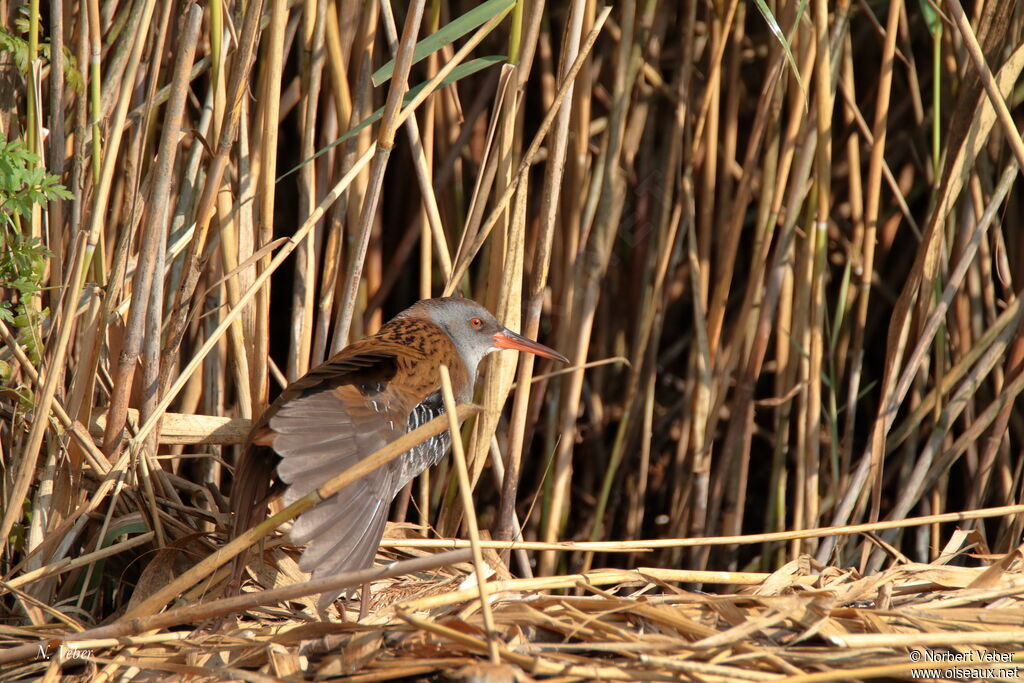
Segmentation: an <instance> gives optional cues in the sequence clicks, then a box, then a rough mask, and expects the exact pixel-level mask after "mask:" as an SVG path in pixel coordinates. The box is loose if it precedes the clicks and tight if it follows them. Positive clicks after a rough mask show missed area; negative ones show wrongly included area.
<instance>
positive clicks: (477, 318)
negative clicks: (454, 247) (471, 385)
mask: <svg viewBox="0 0 1024 683" xmlns="http://www.w3.org/2000/svg"><path fill="white" fill-rule="evenodd" d="M398 317H417V318H427V319H428V320H430V321H431V322H433V323H434V324H435V325H437V326H438V327H440V328H441V329H442V330H444V332H445V333H446V334H447V335H448V336H449V337H450V338H451V340H452V342H453V343H454V344H455V348H456V349H458V351H459V355H460V356H461V357H462V360H463V362H465V363H466V368H467V369H468V370H469V376H470V377H475V376H476V369H477V366H478V365H479V363H480V361H481V360H482V359H483V357H484V356H486V355H487V354H489V353H491V352H493V351H500V350H502V349H514V350H516V351H526V352H527V353H533V354H536V355H538V356H543V357H544V358H551V359H552V360H557V361H561V362H562V363H568V362H569V359H568V358H566V357H565V356H563V355H562V354H560V353H558V352H557V351H555V350H554V349H552V348H549V347H547V346H544V345H543V344H539V343H537V342H535V341H533V340H532V339H527V338H526V337H524V336H522V335H521V334H517V333H515V332H513V331H512V330H510V329H508V328H507V327H505V326H504V325H502V324H501V323H499V322H498V320H497V318H495V317H494V316H493V315H491V312H490V311H488V310H487V309H486V308H484V307H483V306H481V305H480V304H478V303H477V302H475V301H470V300H469V299H460V298H457V297H444V298H440V299H424V300H423V301H420V302H417V303H416V304H414V305H413V306H411V307H410V308H408V309H406V310H405V311H403V312H402V313H399V315H398Z"/></svg>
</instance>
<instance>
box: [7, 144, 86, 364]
mask: <svg viewBox="0 0 1024 683" xmlns="http://www.w3.org/2000/svg"><path fill="white" fill-rule="evenodd" d="M59 180H60V178H59V177H58V176H55V175H52V174H50V173H47V172H46V169H44V168H43V167H42V166H40V165H39V158H38V157H37V156H36V155H35V154H32V153H31V152H29V151H28V150H27V149H25V146H24V145H23V144H22V143H21V141H20V140H12V141H11V142H7V140H6V139H5V138H4V136H3V135H2V134H0V288H2V289H4V290H7V292H5V296H4V297H3V300H2V301H0V320H3V321H4V322H6V323H9V324H11V325H13V326H14V327H15V328H16V329H17V330H18V331H19V337H20V340H21V342H22V343H23V344H24V345H25V350H26V352H27V353H28V355H29V357H30V358H32V360H33V362H37V363H38V361H39V358H38V356H39V349H38V343H37V342H38V340H37V332H38V330H39V329H40V328H41V327H42V321H43V320H44V319H45V318H46V316H47V315H49V311H48V310H46V309H44V310H39V309H37V308H35V307H34V306H32V305H30V302H31V298H32V296H33V295H34V294H35V293H36V292H38V291H39V290H40V288H41V286H42V280H43V273H44V272H45V268H46V259H48V258H50V257H51V256H52V254H51V253H50V252H49V250H47V249H46V247H44V246H43V245H42V243H41V242H40V241H39V238H37V237H32V236H28V235H24V234H22V231H21V230H20V229H19V220H20V219H22V218H26V219H27V218H30V217H31V215H32V209H33V207H34V206H36V205H39V204H45V203H47V202H49V201H52V200H54V199H58V198H62V199H70V198H71V193H70V192H68V191H67V190H66V189H65V188H64V186H63V185H61V184H60V183H59V182H58V181H59ZM12 293H13V294H14V295H15V296H14V297H13V298H14V299H15V301H13V302H12V301H11V294H12Z"/></svg>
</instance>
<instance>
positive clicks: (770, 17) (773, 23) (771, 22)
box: [754, 0, 807, 101]
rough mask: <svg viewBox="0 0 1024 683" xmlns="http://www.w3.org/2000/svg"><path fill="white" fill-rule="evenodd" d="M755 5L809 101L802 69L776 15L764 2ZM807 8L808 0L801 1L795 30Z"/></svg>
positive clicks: (760, 1) (794, 24)
mask: <svg viewBox="0 0 1024 683" xmlns="http://www.w3.org/2000/svg"><path fill="white" fill-rule="evenodd" d="M754 5H755V6H757V11H758V12H760V13H761V16H762V17H764V20H765V23H767V24H768V29H769V30H770V31H771V32H772V34H773V35H774V36H775V39H776V40H778V41H779V45H781V46H782V49H783V50H784V51H785V53H786V60H787V61H788V62H789V68H790V69H791V70H792V71H793V78H795V79H796V82H797V85H799V86H800V90H801V92H803V93H804V100H805V101H806V100H807V88H806V87H805V86H804V82H803V80H802V79H801V78H800V68H799V67H798V66H797V65H796V60H795V59H793V52H792V50H790V49H789V39H787V38H786V36H785V34H784V33H783V32H782V27H781V26H779V22H778V21H777V20H776V19H775V15H774V14H772V11H771V10H770V9H768V5H767V4H765V1H764V0H754ZM806 6H807V0H800V6H799V7H798V8H797V13H796V17H797V18H796V21H795V22H793V28H794V30H795V29H796V27H797V26H799V25H800V17H802V16H803V13H804V8H805V7H806Z"/></svg>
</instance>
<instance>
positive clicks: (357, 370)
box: [231, 298, 565, 606]
mask: <svg viewBox="0 0 1024 683" xmlns="http://www.w3.org/2000/svg"><path fill="white" fill-rule="evenodd" d="M499 348H516V349H520V350H524V351H530V352H533V353H538V354H540V355H544V356H547V357H549V358H556V359H558V360H562V361H563V362H564V361H565V358H564V357H562V356H560V355H559V354H558V353H556V352H555V351H552V350H551V349H548V348H547V347H544V346H541V345H540V344H537V343H536V342H531V341H530V340H527V339H525V338H523V337H519V336H518V335H516V334H515V333H513V332H511V331H509V330H507V329H505V328H504V327H503V326H501V325H500V324H499V323H498V322H497V321H496V320H495V319H494V317H493V316H491V314H490V313H488V312H487V311H486V310H485V309H484V308H482V307H481V306H479V304H476V303H474V302H472V301H468V300H466V299H454V298H452V299H427V300H424V301H420V302H417V303H416V304H414V305H413V306H411V307H410V308H408V309H406V310H405V311H403V312H402V313H399V314H398V315H397V316H396V317H395V318H393V319H392V320H391V321H389V322H388V323H387V324H386V325H384V326H383V327H382V328H381V329H380V331H379V332H378V333H377V334H375V335H373V336H371V337H367V338H365V339H361V340H359V341H356V342H353V343H352V344H350V345H349V346H347V347H345V348H344V349H342V350H341V351H340V352H339V353H338V354H337V355H335V356H334V357H332V358H331V359H330V360H328V361H326V362H325V363H323V364H322V365H320V366H318V367H316V368H314V369H313V370H311V371H310V372H309V373H307V374H306V375H305V376H304V377H302V378H300V379H299V380H297V381H295V382H293V383H292V384H291V385H290V386H289V387H288V388H287V389H285V391H284V392H282V393H281V395H280V396H279V397H278V398H277V400H275V401H274V402H273V404H271V405H270V406H269V407H268V408H267V409H266V410H265V411H264V413H263V415H262V416H261V417H260V419H259V420H258V421H257V422H255V423H254V425H253V428H252V431H251V432H250V435H249V439H248V441H247V443H246V446H245V448H244V449H243V451H242V454H241V456H240V459H239V462H238V464H237V467H236V471H235V484H234V488H233V490H232V495H231V498H232V511H233V513H234V520H233V532H234V534H235V535H237V534H239V533H241V532H243V531H245V530H246V529H248V528H249V527H250V526H252V525H253V524H254V523H256V522H257V521H259V519H262V517H263V516H265V512H266V510H265V503H266V500H267V497H268V494H269V492H270V483H271V479H272V476H273V474H274V472H275V469H276V474H277V477H278V479H279V480H280V481H281V482H283V483H284V484H285V485H286V487H287V488H286V490H285V493H284V503H285V504H286V505H287V504H290V503H292V502H294V501H295V500H298V499H299V498H301V497H302V496H304V495H306V494H307V493H308V492H310V491H312V490H314V489H316V488H319V487H320V486H321V485H322V484H324V483H325V482H326V481H328V480H329V479H331V478H332V477H334V476H335V475H337V474H339V473H341V472H342V471H344V470H345V469H348V468H349V467H351V466H352V465H354V464H355V463H356V462H358V461H359V460H361V459H363V458H365V457H367V456H369V455H370V454H372V453H373V452H375V451H377V450H378V449H380V448H382V447H383V446H384V445H386V444H387V443H389V442H391V441H393V440H395V439H397V438H398V437H400V436H402V435H403V434H405V433H406V432H408V431H410V430H411V429H414V428H416V427H418V426H419V425H421V424H424V423H426V422H428V421H429V420H430V419H432V418H434V417H436V416H437V415H440V414H441V413H443V412H444V406H443V402H442V401H441V398H440V391H439V388H440V365H441V364H442V363H444V364H445V365H447V366H448V368H449V371H450V372H451V377H452V389H453V391H454V393H455V398H456V400H458V401H459V402H465V401H469V400H470V399H471V398H472V395H473V384H474V381H475V379H476V377H475V376H476V370H477V365H478V363H479V361H480V359H481V358H482V357H483V356H484V355H485V354H486V353H489V352H491V351H494V350H497V349H499ZM450 443H451V438H450V435H449V434H448V432H443V433H442V434H440V435H438V436H436V437H434V438H433V439H431V440H429V441H427V442H425V443H423V444H421V445H420V446H417V447H416V448H414V449H412V450H410V451H408V452H406V453H405V454H403V455H402V456H400V457H399V458H397V459H396V460H394V461H392V462H391V463H389V464H388V465H385V466H384V467H381V468H380V469H378V470H376V471H374V472H371V473H370V474H368V475H367V476H365V477H363V478H362V479H360V480H359V481H356V482H354V483H353V484H351V485H349V486H347V487H346V488H344V489H342V490H341V491H339V492H338V493H336V494H335V495H334V496H332V497H331V498H329V499H328V500H326V501H324V502H322V503H320V504H319V505H317V506H316V507H314V508H313V509H311V510H308V511H306V512H305V513H303V514H302V515H300V516H299V518H298V519H297V520H296V522H295V524H294V526H293V528H292V531H291V539H292V541H293V542H295V543H307V542H308V543H309V545H308V547H307V549H306V551H305V552H304V553H303V555H302V559H301V561H300V567H301V568H302V569H303V570H305V571H311V572H313V574H314V576H315V577H317V578H320V577H323V576H329V575H331V574H335V573H339V572H344V571H353V570H357V569H362V568H364V567H368V566H370V565H371V564H372V563H373V556H374V554H375V553H376V549H377V545H378V544H379V542H380V538H381V536H382V534H383V532H384V523H385V521H386V519H387V512H388V507H389V506H390V503H391V501H392V499H393V498H394V497H395V495H397V493H398V492H399V491H400V490H401V489H402V487H404V486H405V484H406V483H408V481H409V480H410V479H412V478H413V477H414V476H416V475H417V474H419V473H420V472H422V471H423V470H425V469H426V468H428V467H430V466H432V465H434V464H435V463H436V462H437V461H438V460H440V459H441V457H442V456H443V455H444V453H445V452H446V451H447V450H448V447H449V445H450ZM275 454H276V455H275ZM278 456H279V457H278ZM240 567H241V565H239V566H238V568H237V569H236V572H237V571H240ZM236 575H237V573H236ZM337 595H338V593H334V594H324V595H323V596H322V597H321V600H320V605H321V606H326V605H327V604H329V603H330V602H331V601H332V600H334V599H335V598H336V597H337Z"/></svg>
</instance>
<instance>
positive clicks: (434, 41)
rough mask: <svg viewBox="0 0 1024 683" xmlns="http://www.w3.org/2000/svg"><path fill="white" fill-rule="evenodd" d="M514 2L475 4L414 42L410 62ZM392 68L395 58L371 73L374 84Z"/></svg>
mask: <svg viewBox="0 0 1024 683" xmlns="http://www.w3.org/2000/svg"><path fill="white" fill-rule="evenodd" d="M515 2H516V0H487V2H485V3H482V4H480V5H477V6H476V7H474V8H473V9H471V10H469V11H468V12H466V13H465V14H463V15H462V16H461V17H459V18H458V19H454V20H453V21H451V22H449V23H447V24H445V25H444V27H442V28H441V30H439V31H437V32H436V33H431V34H430V35H429V36H427V37H426V38H424V39H423V40H421V41H420V42H418V43H416V47H415V48H413V51H412V63H413V64H415V63H416V62H418V61H420V60H421V59H423V58H424V57H427V56H429V55H431V54H433V53H435V52H437V51H438V50H440V49H441V48H442V47H444V46H445V45H450V44H452V43H454V42H455V41H456V40H458V39H459V38H461V37H462V36H464V35H466V34H467V33H469V32H470V31H472V30H473V29H475V28H477V27H478V26H482V25H483V24H485V23H486V22H488V21H490V20H491V19H492V18H494V17H496V16H498V15H499V14H501V13H502V12H506V11H508V10H509V8H511V7H512V5H514V4H515ZM394 69H395V60H393V59H392V60H391V61H389V62H388V63H387V64H385V65H384V66H382V67H381V68H379V69H377V70H376V71H375V72H374V73H373V84H374V86H378V85H380V84H381V83H387V81H388V79H389V78H391V72H392V71H394Z"/></svg>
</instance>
